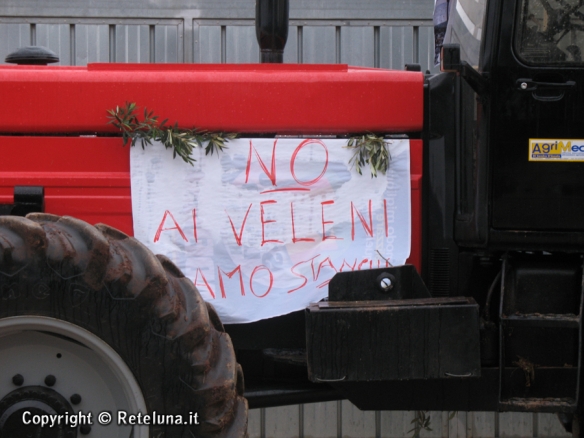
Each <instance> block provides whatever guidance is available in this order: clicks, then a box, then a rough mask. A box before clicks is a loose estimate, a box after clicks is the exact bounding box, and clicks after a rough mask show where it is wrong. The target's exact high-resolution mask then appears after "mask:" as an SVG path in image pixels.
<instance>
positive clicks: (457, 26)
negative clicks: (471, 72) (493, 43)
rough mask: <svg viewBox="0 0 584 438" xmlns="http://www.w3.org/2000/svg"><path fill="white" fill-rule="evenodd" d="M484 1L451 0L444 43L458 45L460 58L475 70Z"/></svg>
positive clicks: (480, 37)
mask: <svg viewBox="0 0 584 438" xmlns="http://www.w3.org/2000/svg"><path fill="white" fill-rule="evenodd" d="M486 6H487V1H486V0H451V1H450V16H449V19H448V27H447V29H446V35H445V37H444V42H445V43H458V44H460V57H461V59H462V60H464V61H466V62H468V63H469V64H470V65H471V66H473V67H474V68H475V69H478V66H479V54H480V50H481V39H482V37H483V22H484V18H485V8H486Z"/></svg>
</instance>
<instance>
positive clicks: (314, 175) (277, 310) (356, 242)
mask: <svg viewBox="0 0 584 438" xmlns="http://www.w3.org/2000/svg"><path fill="white" fill-rule="evenodd" d="M346 144H347V140H345V139H338V140H337V139H298V138H278V139H256V138H254V139H249V138H242V139H237V140H232V141H230V142H229V143H228V149H227V150H225V151H224V152H223V153H220V154H219V156H217V155H213V156H210V155H209V156H205V155H204V151H202V150H199V151H197V154H198V155H197V156H196V159H197V162H196V163H195V165H194V166H190V165H188V164H186V163H185V162H183V161H182V160H181V159H179V158H177V159H174V160H173V158H172V152H171V151H170V150H166V149H164V147H163V146H162V145H160V144H155V145H154V146H150V147H147V149H146V150H145V151H144V150H142V149H141V148H140V147H139V146H137V147H134V148H132V152H131V176H132V208H133V216H134V235H135V236H136V238H137V239H139V240H140V241H141V242H143V243H144V244H146V245H147V246H148V247H149V248H150V249H151V250H152V251H153V252H154V253H155V254H165V255H166V256H168V257H169V258H170V259H171V260H172V261H173V262H174V263H176V265H177V266H178V267H179V268H180V269H181V270H182V271H183V273H184V274H185V275H186V276H187V277H188V278H190V279H191V280H192V281H193V282H194V283H195V285H196V286H197V288H198V289H199V291H200V292H201V295H202V296H203V298H204V299H205V300H206V301H210V302H211V303H213V305H214V306H215V308H216V309H217V311H218V312H219V315H220V317H221V319H222V321H223V322H224V323H243V322H253V321H257V320H260V319H264V318H270V317H274V316H278V315H283V314H286V313H290V312H292V311H295V310H300V309H304V308H305V307H307V305H308V304H310V303H312V302H316V301H319V300H320V299H322V298H324V297H326V296H327V293H328V291H327V284H328V282H329V281H330V279H331V278H332V276H333V275H334V274H335V273H336V272H339V271H348V270H359V269H369V268H378V267H384V266H387V264H388V262H390V263H391V264H392V265H400V264H403V263H404V262H405V260H406V258H407V257H408V256H409V253H410V234H411V230H410V228H411V219H410V199H411V198H410V154H409V141H408V140H392V141H391V142H390V146H389V149H390V153H391V161H390V169H389V171H388V172H387V174H386V175H385V176H384V175H382V174H379V176H378V177H377V178H371V176H370V173H369V168H368V167H366V168H365V169H364V170H363V175H359V174H358V173H357V172H356V171H355V169H354V168H353V166H352V165H350V164H349V160H350V159H351V157H352V156H353V153H354V150H352V149H348V148H346V147H345V146H346Z"/></svg>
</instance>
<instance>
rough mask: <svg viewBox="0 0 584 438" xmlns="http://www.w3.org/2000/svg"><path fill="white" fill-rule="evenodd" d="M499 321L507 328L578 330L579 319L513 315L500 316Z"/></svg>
mask: <svg viewBox="0 0 584 438" xmlns="http://www.w3.org/2000/svg"><path fill="white" fill-rule="evenodd" d="M501 321H502V322H503V323H504V324H506V325H507V326H508V327H561V328H574V329H577V328H578V324H579V321H580V317H579V316H578V315H574V314H556V313H545V314H544V313H515V314H513V315H502V317H501Z"/></svg>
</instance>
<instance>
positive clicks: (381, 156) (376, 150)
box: [347, 133, 391, 178]
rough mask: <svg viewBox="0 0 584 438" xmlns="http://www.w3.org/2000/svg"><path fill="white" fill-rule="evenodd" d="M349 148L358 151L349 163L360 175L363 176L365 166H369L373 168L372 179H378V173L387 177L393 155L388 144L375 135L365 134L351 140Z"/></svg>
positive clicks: (348, 144)
mask: <svg viewBox="0 0 584 438" xmlns="http://www.w3.org/2000/svg"><path fill="white" fill-rule="evenodd" d="M347 147H348V148H350V149H356V150H355V154H354V155H353V157H352V158H351V160H350V161H349V164H350V163H353V165H354V166H355V169H356V170H357V172H359V175H362V174H363V173H362V169H363V166H365V165H366V164H369V167H370V168H371V178H373V177H377V172H381V173H383V174H384V175H385V172H387V169H389V162H390V161H391V154H390V153H389V145H388V142H387V141H386V140H385V139H384V138H383V137H382V136H377V135H375V134H371V133H369V134H363V135H360V136H357V137H351V138H349V141H348V143H347Z"/></svg>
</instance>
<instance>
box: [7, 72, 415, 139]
mask: <svg viewBox="0 0 584 438" xmlns="http://www.w3.org/2000/svg"><path fill="white" fill-rule="evenodd" d="M423 80H424V79H423V75H422V73H420V72H406V71H390V70H381V69H370V68H356V67H347V66H346V65H297V64H279V65H278V64H247V65H245V64H244V65H227V64H222V65H202V64H180V65H170V64H163V65H161V64H155V65H148V64H90V65H89V66H88V67H59V66H53V67H51V66H0V95H2V97H3V102H4V104H3V105H1V106H0V132H4V133H62V134H66V133H83V132H85V133H86V132H100V133H105V132H112V133H113V132H115V128H113V127H112V126H111V125H106V123H107V117H106V110H107V109H110V108H114V107H115V106H116V105H123V104H124V103H125V102H126V101H129V102H136V103H137V104H138V105H139V106H146V107H148V108H149V109H152V110H154V111H155V112H156V113H157V114H159V115H160V116H161V117H164V118H168V119H169V120H170V121H171V122H172V123H174V122H175V121H176V122H178V123H179V124H180V125H181V126H184V127H193V126H196V127H200V128H205V129H210V130H227V131H234V132H245V133H254V132H257V133H279V134H327V133H331V134H347V133H358V132H365V131H371V132H383V133H388V132H411V131H419V130H421V128H422V119H423V110H422V109H423Z"/></svg>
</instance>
